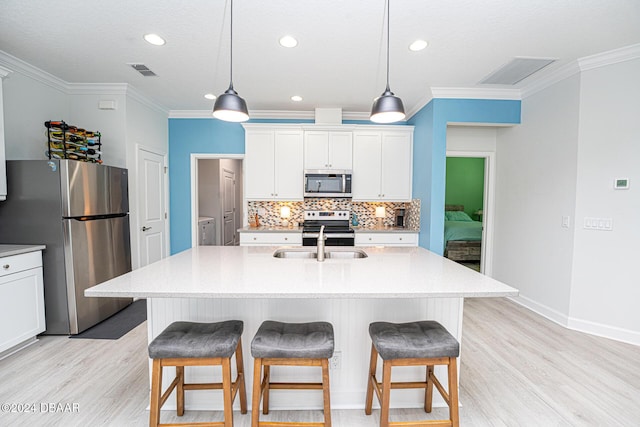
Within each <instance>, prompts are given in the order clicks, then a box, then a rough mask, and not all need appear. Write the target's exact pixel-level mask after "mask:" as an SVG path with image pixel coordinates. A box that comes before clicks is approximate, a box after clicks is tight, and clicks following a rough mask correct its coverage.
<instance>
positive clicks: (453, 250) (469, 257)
mask: <svg viewBox="0 0 640 427" xmlns="http://www.w3.org/2000/svg"><path fill="white" fill-rule="evenodd" d="M444 217H445V218H444V219H445V221H444V256H445V257H447V258H449V259H451V260H453V261H480V255H481V252H482V222H480V221H474V220H473V219H471V217H469V215H468V214H466V213H465V212H464V206H462V205H447V206H446V207H445V214H444Z"/></svg>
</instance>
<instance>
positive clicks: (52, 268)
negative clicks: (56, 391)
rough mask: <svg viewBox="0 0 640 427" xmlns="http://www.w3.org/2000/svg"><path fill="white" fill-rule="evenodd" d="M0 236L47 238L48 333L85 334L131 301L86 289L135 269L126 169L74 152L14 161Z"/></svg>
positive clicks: (15, 240)
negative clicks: (95, 294) (76, 156)
mask: <svg viewBox="0 0 640 427" xmlns="http://www.w3.org/2000/svg"><path fill="white" fill-rule="evenodd" d="M7 187H8V188H7V190H8V192H7V200H6V201H4V202H0V242H1V243H6V244H45V245H46V249H45V250H44V252H43V273H44V295H45V318H46V323H47V329H46V332H45V333H47V334H78V333H80V332H82V331H84V330H85V329H88V328H90V327H91V326H93V325H95V324H97V323H99V322H100V321H102V320H104V319H106V318H107V317H109V316H111V315H113V314H114V313H116V312H118V311H119V310H121V309H122V308H124V307H126V306H127V305H128V304H130V303H131V301H132V300H131V299H130V298H86V297H85V296H84V290H85V289H87V288H89V287H91V286H94V285H96V284H98V283H102V282H104V281H106V280H108V279H111V278H113V277H116V276H119V275H121V274H124V273H126V272H128V271H131V245H130V237H129V191H128V179H127V170H126V169H122V168H116V167H110V166H103V165H98V164H94V163H86V162H79V161H74V160H10V161H7Z"/></svg>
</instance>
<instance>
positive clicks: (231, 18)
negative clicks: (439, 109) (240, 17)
mask: <svg viewBox="0 0 640 427" xmlns="http://www.w3.org/2000/svg"><path fill="white" fill-rule="evenodd" d="M230 1H231V8H230V11H231V13H230V16H229V21H230V23H229V35H230V38H231V48H230V49H231V54H230V55H229V56H230V59H229V87H230V88H233V0H230ZM387 75H388V73H387ZM387 84H388V83H387Z"/></svg>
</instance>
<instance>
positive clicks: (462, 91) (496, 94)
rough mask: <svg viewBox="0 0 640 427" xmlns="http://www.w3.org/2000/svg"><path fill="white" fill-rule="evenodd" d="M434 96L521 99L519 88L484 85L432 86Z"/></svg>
mask: <svg viewBox="0 0 640 427" xmlns="http://www.w3.org/2000/svg"><path fill="white" fill-rule="evenodd" d="M431 94H432V95H433V97H434V98H454V99H506V100H515V101H519V100H521V99H522V94H521V92H520V89H506V88H495V87H491V88H484V87H469V88H466V87H432V88H431Z"/></svg>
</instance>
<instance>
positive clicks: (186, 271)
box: [85, 246, 518, 298]
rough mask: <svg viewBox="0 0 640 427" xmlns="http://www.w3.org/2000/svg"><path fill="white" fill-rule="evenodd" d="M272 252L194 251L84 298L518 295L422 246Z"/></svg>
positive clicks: (97, 288) (94, 289) (134, 273)
mask: <svg viewBox="0 0 640 427" xmlns="http://www.w3.org/2000/svg"><path fill="white" fill-rule="evenodd" d="M276 249H278V248H277V247H254V246H199V247H196V248H193V249H188V250H186V251H184V252H181V253H179V254H176V255H173V256H171V257H168V258H164V259H162V260H160V261H158V262H156V263H154V264H150V265H147V266H146V267H143V268H140V269H138V270H134V271H132V272H129V273H126V274H124V275H122V276H120V277H116V278H114V279H111V280H109V281H107V282H104V283H102V284H100V285H97V286H94V287H92V288H89V289H87V290H86V291H85V296H88V297H143V298H170V297H183V298H425V297H426V298H430V297H501V296H515V295H517V294H518V291H517V290H516V289H514V288H512V287H510V286H507V285H505V284H504V283H501V282H498V281H497V280H494V279H491V278H490V277H487V276H484V275H482V274H480V273H477V272H475V271H473V270H471V269H468V268H466V267H463V266H461V265H459V264H456V263H455V262H453V261H450V260H448V259H446V258H443V257H441V256H439V255H436V254H434V253H432V252H430V251H428V250H426V249H424V248H420V247H394V248H389V247H387V248H374V247H366V248H358V249H363V250H364V251H365V252H366V253H367V254H368V255H369V256H368V258H364V259H336V258H334V259H326V260H325V261H324V262H318V261H316V260H315V259H278V258H274V257H273V256H272V254H273V252H274V251H275V250H276ZM310 249H312V250H313V249H314V248H310ZM296 250H301V248H296ZM327 250H353V248H345V247H342V248H334V247H327Z"/></svg>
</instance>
